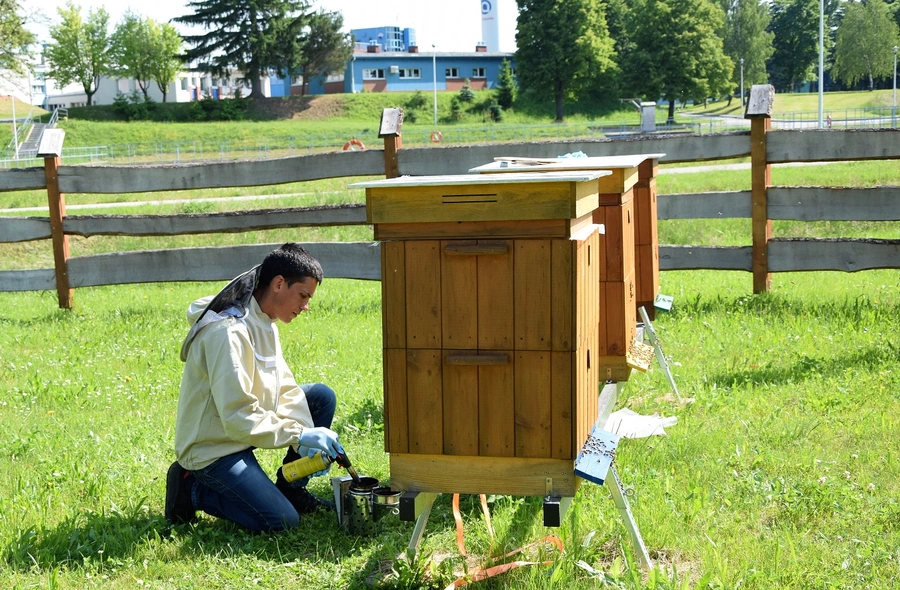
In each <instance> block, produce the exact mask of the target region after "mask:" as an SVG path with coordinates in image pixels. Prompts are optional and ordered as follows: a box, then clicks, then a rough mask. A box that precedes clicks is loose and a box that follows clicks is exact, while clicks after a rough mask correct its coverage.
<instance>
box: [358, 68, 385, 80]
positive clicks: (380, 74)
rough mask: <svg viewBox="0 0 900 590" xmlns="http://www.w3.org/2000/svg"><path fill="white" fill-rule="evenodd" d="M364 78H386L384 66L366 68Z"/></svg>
mask: <svg viewBox="0 0 900 590" xmlns="http://www.w3.org/2000/svg"><path fill="white" fill-rule="evenodd" d="M363 80H384V68H364V69H363Z"/></svg>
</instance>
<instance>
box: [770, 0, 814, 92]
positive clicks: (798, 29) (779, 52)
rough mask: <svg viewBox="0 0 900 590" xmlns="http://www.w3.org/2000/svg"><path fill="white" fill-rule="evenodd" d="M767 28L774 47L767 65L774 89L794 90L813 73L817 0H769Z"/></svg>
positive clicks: (812, 75)
mask: <svg viewBox="0 0 900 590" xmlns="http://www.w3.org/2000/svg"><path fill="white" fill-rule="evenodd" d="M769 12H770V14H771V17H772V20H771V21H770V23H769V30H770V31H771V32H772V33H774V34H775V38H774V39H773V41H772V45H773V47H774V49H775V51H774V52H773V53H772V57H771V58H770V59H769V63H768V64H767V68H768V71H769V80H770V81H771V83H772V85H774V86H775V88H776V89H777V90H788V91H790V92H793V91H794V88H795V87H796V85H797V84H799V83H801V82H803V81H804V80H808V79H810V78H813V77H814V76H815V74H814V70H815V66H816V64H817V63H818V59H819V2H818V0H772V3H771V4H770V5H769Z"/></svg>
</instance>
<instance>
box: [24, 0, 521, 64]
mask: <svg viewBox="0 0 900 590" xmlns="http://www.w3.org/2000/svg"><path fill="white" fill-rule="evenodd" d="M492 1H493V2H495V4H496V6H497V17H498V21H499V23H500V37H499V40H500V51H510V52H512V51H515V49H516V38H515V35H516V16H517V14H518V9H517V7H516V2H515V0H492ZM73 2H74V4H75V5H76V6H81V8H82V15H84V16H87V13H88V11H89V10H90V9H92V8H98V7H100V6H103V7H104V8H106V11H107V12H108V13H109V15H110V23H111V24H113V25H114V24H116V23H118V22H119V20H120V19H121V17H122V14H123V13H124V12H125V11H126V10H128V9H129V8H130V9H132V10H133V11H134V12H137V13H138V14H141V15H143V16H147V17H150V18H152V19H154V20H156V21H159V22H165V21H168V20H169V19H171V18H174V17H176V16H183V15H185V14H188V13H189V12H190V10H189V9H188V8H187V0H150V1H143V2H138V1H136V0H113V1H110V0H73ZM25 3H26V4H28V2H25ZM65 3H66V0H40V2H38V3H36V4H37V5H39V6H40V8H39V10H41V11H42V12H43V13H44V15H45V16H46V17H48V18H49V19H50V20H51V21H52V22H54V23H55V22H58V20H59V15H58V13H57V11H56V9H57V7H58V6H64V5H65ZM312 5H313V7H315V8H316V9H318V8H324V9H326V10H329V11H340V12H341V13H342V14H343V15H344V25H345V28H346V30H347V31H349V30H350V29H362V28H370V27H382V26H398V27H401V28H412V29H415V31H416V40H417V41H418V44H419V48H420V50H422V51H430V50H431V45H432V44H434V45H435V49H436V50H437V51H474V49H475V45H476V43H478V41H481V40H482V38H481V37H482V35H481V0H453V1H446V0H445V1H443V2H434V1H431V0H380V1H379V0H315V1H314V2H313V3H312ZM173 24H174V23H173ZM175 26H176V28H179V30H181V31H182V32H184V29H183V27H181V26H180V25H175ZM31 28H32V29H33V30H34V31H35V32H36V33H37V34H38V36H39V37H40V38H41V40H43V41H49V34H48V33H47V29H46V28H44V27H39V26H35V27H31Z"/></svg>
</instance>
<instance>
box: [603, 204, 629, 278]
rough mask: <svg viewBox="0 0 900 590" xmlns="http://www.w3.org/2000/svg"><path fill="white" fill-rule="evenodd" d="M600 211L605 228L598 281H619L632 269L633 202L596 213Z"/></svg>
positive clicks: (607, 207) (608, 207)
mask: <svg viewBox="0 0 900 590" xmlns="http://www.w3.org/2000/svg"><path fill="white" fill-rule="evenodd" d="M600 209H604V210H605V215H604V219H605V224H604V227H605V228H606V231H605V233H604V237H603V239H602V241H603V246H602V247H601V257H602V261H603V263H602V264H601V266H600V280H601V281H621V280H623V279H624V278H625V276H626V275H627V274H628V273H629V272H631V270H632V269H633V268H634V246H635V241H634V240H635V238H634V231H635V223H634V217H635V214H634V202H633V201H627V202H626V203H625V204H623V205H621V206H606V207H599V208H598V211H599V210H600ZM595 218H596V216H595Z"/></svg>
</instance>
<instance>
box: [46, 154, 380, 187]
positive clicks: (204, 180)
mask: <svg viewBox="0 0 900 590" xmlns="http://www.w3.org/2000/svg"><path fill="white" fill-rule="evenodd" d="M348 172H352V174H354V175H358V176H383V175H384V153H383V152H382V150H365V151H360V152H339V153H329V154H313V155H309V156H296V157H291V158H279V159H274V160H246V161H240V162H214V163H206V164H178V165H167V166H90V167H87V166H63V167H62V168H61V169H60V172H59V188H60V191H62V192H64V193H136V192H146V191H178V190H189V189H198V188H213V187H227V186H260V185H270V184H284V183H287V182H300V181H305V180H318V179H322V178H341V177H345V176H347V173H348Z"/></svg>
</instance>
